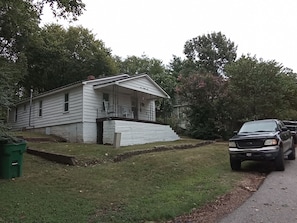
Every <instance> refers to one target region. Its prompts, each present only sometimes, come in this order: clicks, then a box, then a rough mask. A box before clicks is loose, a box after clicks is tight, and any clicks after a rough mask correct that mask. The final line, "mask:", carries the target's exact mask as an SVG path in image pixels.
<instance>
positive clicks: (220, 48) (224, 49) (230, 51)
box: [184, 32, 237, 75]
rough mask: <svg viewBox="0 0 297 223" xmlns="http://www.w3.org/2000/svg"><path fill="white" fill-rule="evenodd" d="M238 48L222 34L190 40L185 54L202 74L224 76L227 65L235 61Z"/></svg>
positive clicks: (186, 45)
mask: <svg viewBox="0 0 297 223" xmlns="http://www.w3.org/2000/svg"><path fill="white" fill-rule="evenodd" d="M236 50H237V47H236V46H235V44H234V43H233V42H232V41H231V40H229V39H227V38H226V36H225V35H223V34H222V33H221V32H218V33H215V32H213V33H211V34H207V35H202V36H198V37H195V38H193V39H191V40H188V41H187V42H186V43H185V46H184V53H185V55H186V57H187V59H188V60H189V61H191V62H192V63H194V64H195V65H196V70H198V71H200V72H202V73H211V74H214V75H223V74H224V67H225V65H226V64H228V63H230V62H233V61H235V59H236Z"/></svg>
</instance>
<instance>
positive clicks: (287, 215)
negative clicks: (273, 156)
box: [219, 160, 297, 223]
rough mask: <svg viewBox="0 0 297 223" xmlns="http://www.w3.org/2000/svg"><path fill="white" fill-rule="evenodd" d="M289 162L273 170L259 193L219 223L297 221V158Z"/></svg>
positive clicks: (278, 222) (289, 222) (291, 222)
mask: <svg viewBox="0 0 297 223" xmlns="http://www.w3.org/2000/svg"><path fill="white" fill-rule="evenodd" d="M285 162H286V164H285V165H286V166H285V167H286V170H285V171H283V172H282V171H280V172H279V171H274V172H271V173H270V174H269V175H268V176H267V177H266V179H265V181H264V183H263V184H262V186H261V187H260V188H259V189H258V191H257V192H255V193H254V194H253V195H252V196H251V197H250V198H249V199H248V200H247V201H246V202H245V203H244V204H243V205H242V206H240V207H239V208H238V209H236V210H235V211H234V212H232V213H231V214H229V215H227V216H226V217H225V218H223V219H222V220H221V221H219V223H239V222H240V223H252V222H256V223H266V222H267V223H268V222H269V223H280V222H287V223H293V222H297V160H296V161H295V160H292V161H289V160H286V161H285Z"/></svg>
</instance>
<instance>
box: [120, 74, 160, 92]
mask: <svg viewBox="0 0 297 223" xmlns="http://www.w3.org/2000/svg"><path fill="white" fill-rule="evenodd" d="M120 85H121V86H122V87H126V88H130V89H133V90H136V91H140V92H144V93H147V94H152V95H157V96H159V97H166V96H165V94H164V93H163V92H162V91H161V90H160V89H158V88H157V87H156V85H155V84H153V82H151V81H150V80H149V79H147V78H146V77H145V76H144V77H141V78H136V79H133V80H129V81H123V82H121V84H120Z"/></svg>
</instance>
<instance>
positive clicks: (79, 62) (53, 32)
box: [22, 24, 118, 92]
mask: <svg viewBox="0 0 297 223" xmlns="http://www.w3.org/2000/svg"><path fill="white" fill-rule="evenodd" d="M26 54H27V57H28V74H27V75H26V76H25V79H24V82H23V83H22V85H23V86H25V88H26V90H27V91H28V90H30V88H31V87H32V88H33V89H34V90H35V91H38V92H42V91H46V90H50V89H53V88H56V87H60V86H62V85H66V84H69V83H72V82H75V81H79V80H84V79H86V78H87V76H89V75H93V76H95V77H98V76H109V75H113V74H115V73H117V72H118V70H117V68H116V63H115V61H114V59H113V58H112V56H111V50H110V49H109V48H106V47H105V45H104V43H103V42H102V41H100V40H97V39H96V38H95V35H94V34H93V33H92V32H91V31H89V30H88V29H86V28H83V27H69V28H68V29H65V28H63V27H62V26H60V25H55V24H52V25H48V26H45V27H43V28H42V29H41V30H40V32H39V33H37V34H36V36H35V38H34V39H33V41H32V42H31V44H30V46H29V47H28V49H27V51H26Z"/></svg>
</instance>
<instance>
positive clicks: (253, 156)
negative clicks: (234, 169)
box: [229, 147, 279, 161]
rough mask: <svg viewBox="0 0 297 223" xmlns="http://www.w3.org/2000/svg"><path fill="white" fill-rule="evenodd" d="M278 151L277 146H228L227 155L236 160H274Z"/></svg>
mask: <svg viewBox="0 0 297 223" xmlns="http://www.w3.org/2000/svg"><path fill="white" fill-rule="evenodd" d="M278 153H279V148H278V147H272V148H269V149H268V148H265V149H263V148H261V149H236V148H229V155H230V158H232V159H237V160H242V161H243V160H274V159H275V158H276V157H277V156H278Z"/></svg>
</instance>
